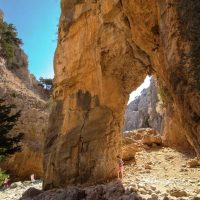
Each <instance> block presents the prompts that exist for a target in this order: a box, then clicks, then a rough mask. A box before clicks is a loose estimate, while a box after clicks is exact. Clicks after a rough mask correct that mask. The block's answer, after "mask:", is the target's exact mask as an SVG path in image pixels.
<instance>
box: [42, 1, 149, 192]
mask: <svg viewBox="0 0 200 200" xmlns="http://www.w3.org/2000/svg"><path fill="white" fill-rule="evenodd" d="M129 29H130V26H129V23H128V19H127V18H126V16H125V15H124V14H123V12H122V5H121V3H120V1H102V2H101V3H100V2H96V1H85V3H81V2H80V3H79V1H77V3H74V1H69V0H63V1H62V16H61V18H60V28H59V41H58V48H57V50H56V55H55V84H54V86H55V89H54V94H53V96H54V103H53V104H54V105H53V111H52V114H51V117H50V123H49V130H48V135H47V136H46V142H45V152H44V154H45V160H44V172H45V177H44V188H45V189H49V188H52V187H58V186H65V185H69V184H77V183H96V182H101V181H105V180H109V179H111V178H113V177H116V176H117V162H116V156H117V155H118V154H120V153H121V149H120V148H121V146H120V145H121V129H122V127H123V116H124V109H125V106H126V103H127V100H128V94H129V93H130V92H131V91H132V90H133V89H134V88H136V87H137V86H139V84H140V83H141V82H142V81H143V80H144V78H145V76H146V69H147V67H148V66H149V65H150V62H149V59H148V57H147V56H146V54H145V53H144V52H143V51H142V50H140V49H139V48H138V47H137V46H136V45H135V44H134V43H133V42H132V41H131V35H130V31H129ZM125 30H127V31H125Z"/></svg>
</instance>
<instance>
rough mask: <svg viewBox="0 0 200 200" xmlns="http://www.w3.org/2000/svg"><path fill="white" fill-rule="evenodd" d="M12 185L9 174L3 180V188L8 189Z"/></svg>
mask: <svg viewBox="0 0 200 200" xmlns="http://www.w3.org/2000/svg"><path fill="white" fill-rule="evenodd" d="M9 186H10V176H7V177H6V178H5V179H4V182H3V189H7V188H9Z"/></svg>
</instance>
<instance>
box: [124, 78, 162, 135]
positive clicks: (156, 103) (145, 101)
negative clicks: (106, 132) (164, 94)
mask: <svg viewBox="0 0 200 200" xmlns="http://www.w3.org/2000/svg"><path fill="white" fill-rule="evenodd" d="M164 109H165V108H164V105H163V102H162V100H161V99H160V97H159V94H158V88H157V86H156V82H155V80H154V79H153V78H152V79H151V80H150V86H149V87H148V88H146V89H143V90H142V92H141V95H140V96H138V97H136V98H135V99H134V100H133V101H132V102H130V103H129V104H128V106H127V108H126V112H125V119H124V128H123V131H130V130H135V129H139V128H148V127H151V128H154V129H155V130H157V131H159V132H160V133H162V129H163V116H164Z"/></svg>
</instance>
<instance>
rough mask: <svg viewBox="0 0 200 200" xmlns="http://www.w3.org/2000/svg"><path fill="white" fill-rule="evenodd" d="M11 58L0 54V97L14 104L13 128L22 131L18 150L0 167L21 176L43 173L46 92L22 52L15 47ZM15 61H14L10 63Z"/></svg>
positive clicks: (46, 117)
mask: <svg viewBox="0 0 200 200" xmlns="http://www.w3.org/2000/svg"><path fill="white" fill-rule="evenodd" d="M17 52H18V53H16V55H15V56H14V58H13V61H12V62H11V63H10V62H7V61H6V60H5V59H3V58H0V74H1V75H0V98H1V99H5V103H7V104H14V105H16V110H17V111H18V110H21V116H20V118H19V120H18V122H17V125H16V126H15V127H14V130H13V131H12V133H13V134H14V132H15V131H16V132H18V133H19V132H22V133H24V140H23V141H22V144H23V147H22V152H20V153H16V154H15V155H14V156H12V157H10V158H8V159H7V160H6V162H3V163H1V167H2V168H3V169H5V170H8V171H9V172H10V173H11V174H14V175H15V176H19V177H21V178H27V177H28V178H29V177H30V175H31V174H35V176H36V177H42V176H43V166H42V160H43V155H42V151H43V143H44V134H45V132H46V128H47V122H48V117H49V107H48V104H47V99H48V98H49V97H48V94H47V93H46V91H44V90H43V89H42V88H41V87H39V86H38V84H39V83H38V81H37V80H36V79H35V77H33V76H32V75H30V73H29V71H28V66H27V64H28V61H27V57H26V55H25V53H24V52H23V51H22V50H20V49H18V50H17ZM13 63H15V64H13Z"/></svg>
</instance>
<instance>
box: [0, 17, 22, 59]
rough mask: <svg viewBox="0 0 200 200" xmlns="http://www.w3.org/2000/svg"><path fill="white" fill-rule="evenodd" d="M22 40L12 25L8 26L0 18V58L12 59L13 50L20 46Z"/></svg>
mask: <svg viewBox="0 0 200 200" xmlns="http://www.w3.org/2000/svg"><path fill="white" fill-rule="evenodd" d="M22 44H23V43H22V40H21V39H19V38H18V36H17V30H16V28H15V26H14V25H13V24H8V23H7V22H5V21H4V20H3V17H2V18H0V56H1V57H3V58H5V59H6V60H9V59H12V58H13V57H14V53H15V49H17V48H19V47H20V46H21V45H22Z"/></svg>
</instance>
